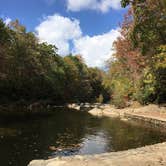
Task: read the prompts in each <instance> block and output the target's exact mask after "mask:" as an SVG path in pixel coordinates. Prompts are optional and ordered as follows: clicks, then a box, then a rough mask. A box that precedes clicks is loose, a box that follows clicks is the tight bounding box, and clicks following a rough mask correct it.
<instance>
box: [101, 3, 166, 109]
mask: <svg viewBox="0 0 166 166" xmlns="http://www.w3.org/2000/svg"><path fill="white" fill-rule="evenodd" d="M121 4H122V7H126V6H127V5H129V4H131V8H130V9H129V12H128V14H127V15H126V16H125V19H124V22H123V24H122V29H121V37H119V38H118V39H117V41H116V42H115V43H114V48H115V51H116V52H115V54H114V56H115V61H114V62H111V63H110V64H109V71H108V73H107V76H106V78H105V80H104V84H105V86H106V87H107V88H109V89H110V94H111V96H112V98H111V99H112V100H111V101H112V103H113V104H115V105H116V106H117V107H125V106H126V103H128V101H130V100H138V101H139V102H140V103H142V104H148V103H151V102H157V103H164V102H165V101H166V38H165V36H166V21H165V15H166V3H165V0H161V1H156V0H122V1H121Z"/></svg>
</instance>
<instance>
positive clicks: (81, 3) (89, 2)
mask: <svg viewBox="0 0 166 166" xmlns="http://www.w3.org/2000/svg"><path fill="white" fill-rule="evenodd" d="M67 8H68V10H70V11H81V10H85V9H90V10H98V11H101V12H103V13H105V12H108V11H109V10H110V8H112V9H120V0H67Z"/></svg>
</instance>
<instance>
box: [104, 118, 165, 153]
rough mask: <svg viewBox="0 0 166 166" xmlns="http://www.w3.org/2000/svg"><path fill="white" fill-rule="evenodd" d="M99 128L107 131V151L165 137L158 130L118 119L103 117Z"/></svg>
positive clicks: (132, 146)
mask: <svg viewBox="0 0 166 166" xmlns="http://www.w3.org/2000/svg"><path fill="white" fill-rule="evenodd" d="M101 128H103V129H104V130H105V131H107V132H106V134H107V136H106V138H107V139H108V140H107V141H108V151H120V150H127V149H131V148H137V147H140V146H143V145H148V144H153V143H159V142H161V141H164V140H165V139H166V135H164V134H162V133H160V132H157V131H154V130H152V129H148V128H145V127H144V126H139V125H132V124H129V123H125V122H123V121H120V120H119V119H111V120H110V119H109V118H106V119H103V121H102V123H101Z"/></svg>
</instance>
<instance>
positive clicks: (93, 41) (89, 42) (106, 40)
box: [74, 29, 120, 67]
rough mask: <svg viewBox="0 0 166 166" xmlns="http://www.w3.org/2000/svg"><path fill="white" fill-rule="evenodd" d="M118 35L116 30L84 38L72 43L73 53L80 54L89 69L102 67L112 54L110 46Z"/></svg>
mask: <svg viewBox="0 0 166 166" xmlns="http://www.w3.org/2000/svg"><path fill="white" fill-rule="evenodd" d="M119 35H120V33H119V31H118V29H115V30H111V31H110V32H108V33H105V34H102V35H97V36H93V37H90V36H85V37H82V38H80V39H77V40H75V41H74V46H75V48H74V53H76V54H81V55H82V56H83V58H84V59H85V61H86V63H87V64H88V65H89V66H91V67H95V66H97V67H102V65H104V62H105V61H106V60H108V59H109V58H110V57H111V55H112V54H113V52H114V51H113V50H112V44H113V42H114V41H115V40H116V39H117V37H118V36H119Z"/></svg>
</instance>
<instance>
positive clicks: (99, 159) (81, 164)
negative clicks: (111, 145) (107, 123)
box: [28, 143, 166, 166]
mask: <svg viewBox="0 0 166 166" xmlns="http://www.w3.org/2000/svg"><path fill="white" fill-rule="evenodd" d="M165 152H166V143H160V144H156V145H151V146H145V147H142V148H137V149H131V150H127V151H121V152H112V153H104V154H99V155H85V156H72V157H61V158H55V159H50V160H34V161H32V162H30V164H29V165H28V166H73V165H78V166H110V165H111V166H118V165H119V166H160V165H162V166H163V165H166V155H165Z"/></svg>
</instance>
